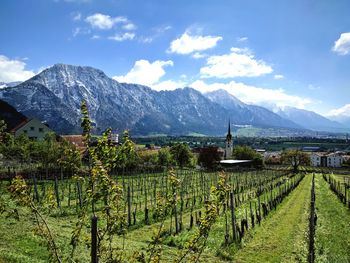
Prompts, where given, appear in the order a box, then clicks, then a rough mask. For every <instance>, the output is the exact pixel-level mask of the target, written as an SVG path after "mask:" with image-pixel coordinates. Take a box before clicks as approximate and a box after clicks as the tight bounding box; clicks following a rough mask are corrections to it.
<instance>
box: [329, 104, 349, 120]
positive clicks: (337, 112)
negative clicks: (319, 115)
mask: <svg viewBox="0 0 350 263" xmlns="http://www.w3.org/2000/svg"><path fill="white" fill-rule="evenodd" d="M327 116H331V117H350V104H345V105H344V106H343V107H340V108H338V109H333V110H331V111H329V113H328V114H327Z"/></svg>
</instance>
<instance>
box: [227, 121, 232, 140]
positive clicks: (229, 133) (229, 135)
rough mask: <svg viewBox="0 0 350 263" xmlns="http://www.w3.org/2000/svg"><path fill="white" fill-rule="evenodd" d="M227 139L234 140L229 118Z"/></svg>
mask: <svg viewBox="0 0 350 263" xmlns="http://www.w3.org/2000/svg"><path fill="white" fill-rule="evenodd" d="M226 140H227V141H231V140H232V135H231V123H230V119H229V120H228V131H227V135H226Z"/></svg>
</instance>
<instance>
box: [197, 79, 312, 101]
mask: <svg viewBox="0 0 350 263" xmlns="http://www.w3.org/2000/svg"><path fill="white" fill-rule="evenodd" d="M190 87H192V88H194V89H196V90H198V91H200V92H202V93H206V92H211V91H214V90H219V89H223V90H226V91H227V92H229V93H230V94H232V95H234V96H235V97H237V98H238V99H240V100H241V101H243V102H245V103H248V104H255V105H261V106H267V105H271V106H277V107H284V106H293V107H297V108H305V105H307V104H309V103H311V102H312V101H311V100H310V99H308V98H302V97H299V96H295V95H290V94H287V93H286V92H285V91H284V90H283V89H267V88H260V87H255V86H249V85H246V84H244V83H241V82H235V81H230V82H229V83H212V84H207V83H205V82H204V81H202V80H196V81H195V82H193V83H192V84H191V85H190Z"/></svg>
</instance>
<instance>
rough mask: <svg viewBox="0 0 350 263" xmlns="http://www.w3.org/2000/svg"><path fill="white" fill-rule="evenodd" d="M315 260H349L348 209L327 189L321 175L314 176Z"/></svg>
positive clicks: (349, 214) (340, 261) (349, 211)
mask: <svg viewBox="0 0 350 263" xmlns="http://www.w3.org/2000/svg"><path fill="white" fill-rule="evenodd" d="M315 190H316V212H317V227H316V240H315V241H316V242H315V244H316V262H337V263H343V262H344V263H345V262H350V209H348V208H347V207H346V206H345V205H343V204H342V203H341V202H340V201H339V199H338V198H337V196H336V195H335V194H334V193H333V192H332V191H331V190H330V189H329V185H328V184H327V182H326V181H325V180H324V179H323V178H322V176H321V175H317V176H316V177H315Z"/></svg>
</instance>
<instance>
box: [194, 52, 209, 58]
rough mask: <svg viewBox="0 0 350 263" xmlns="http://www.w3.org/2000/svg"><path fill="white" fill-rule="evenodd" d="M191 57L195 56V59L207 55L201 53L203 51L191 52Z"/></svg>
mask: <svg viewBox="0 0 350 263" xmlns="http://www.w3.org/2000/svg"><path fill="white" fill-rule="evenodd" d="M192 57H193V58H195V59H200V58H205V57H207V55H206V54H203V53H199V52H196V53H193V55H192Z"/></svg>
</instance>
